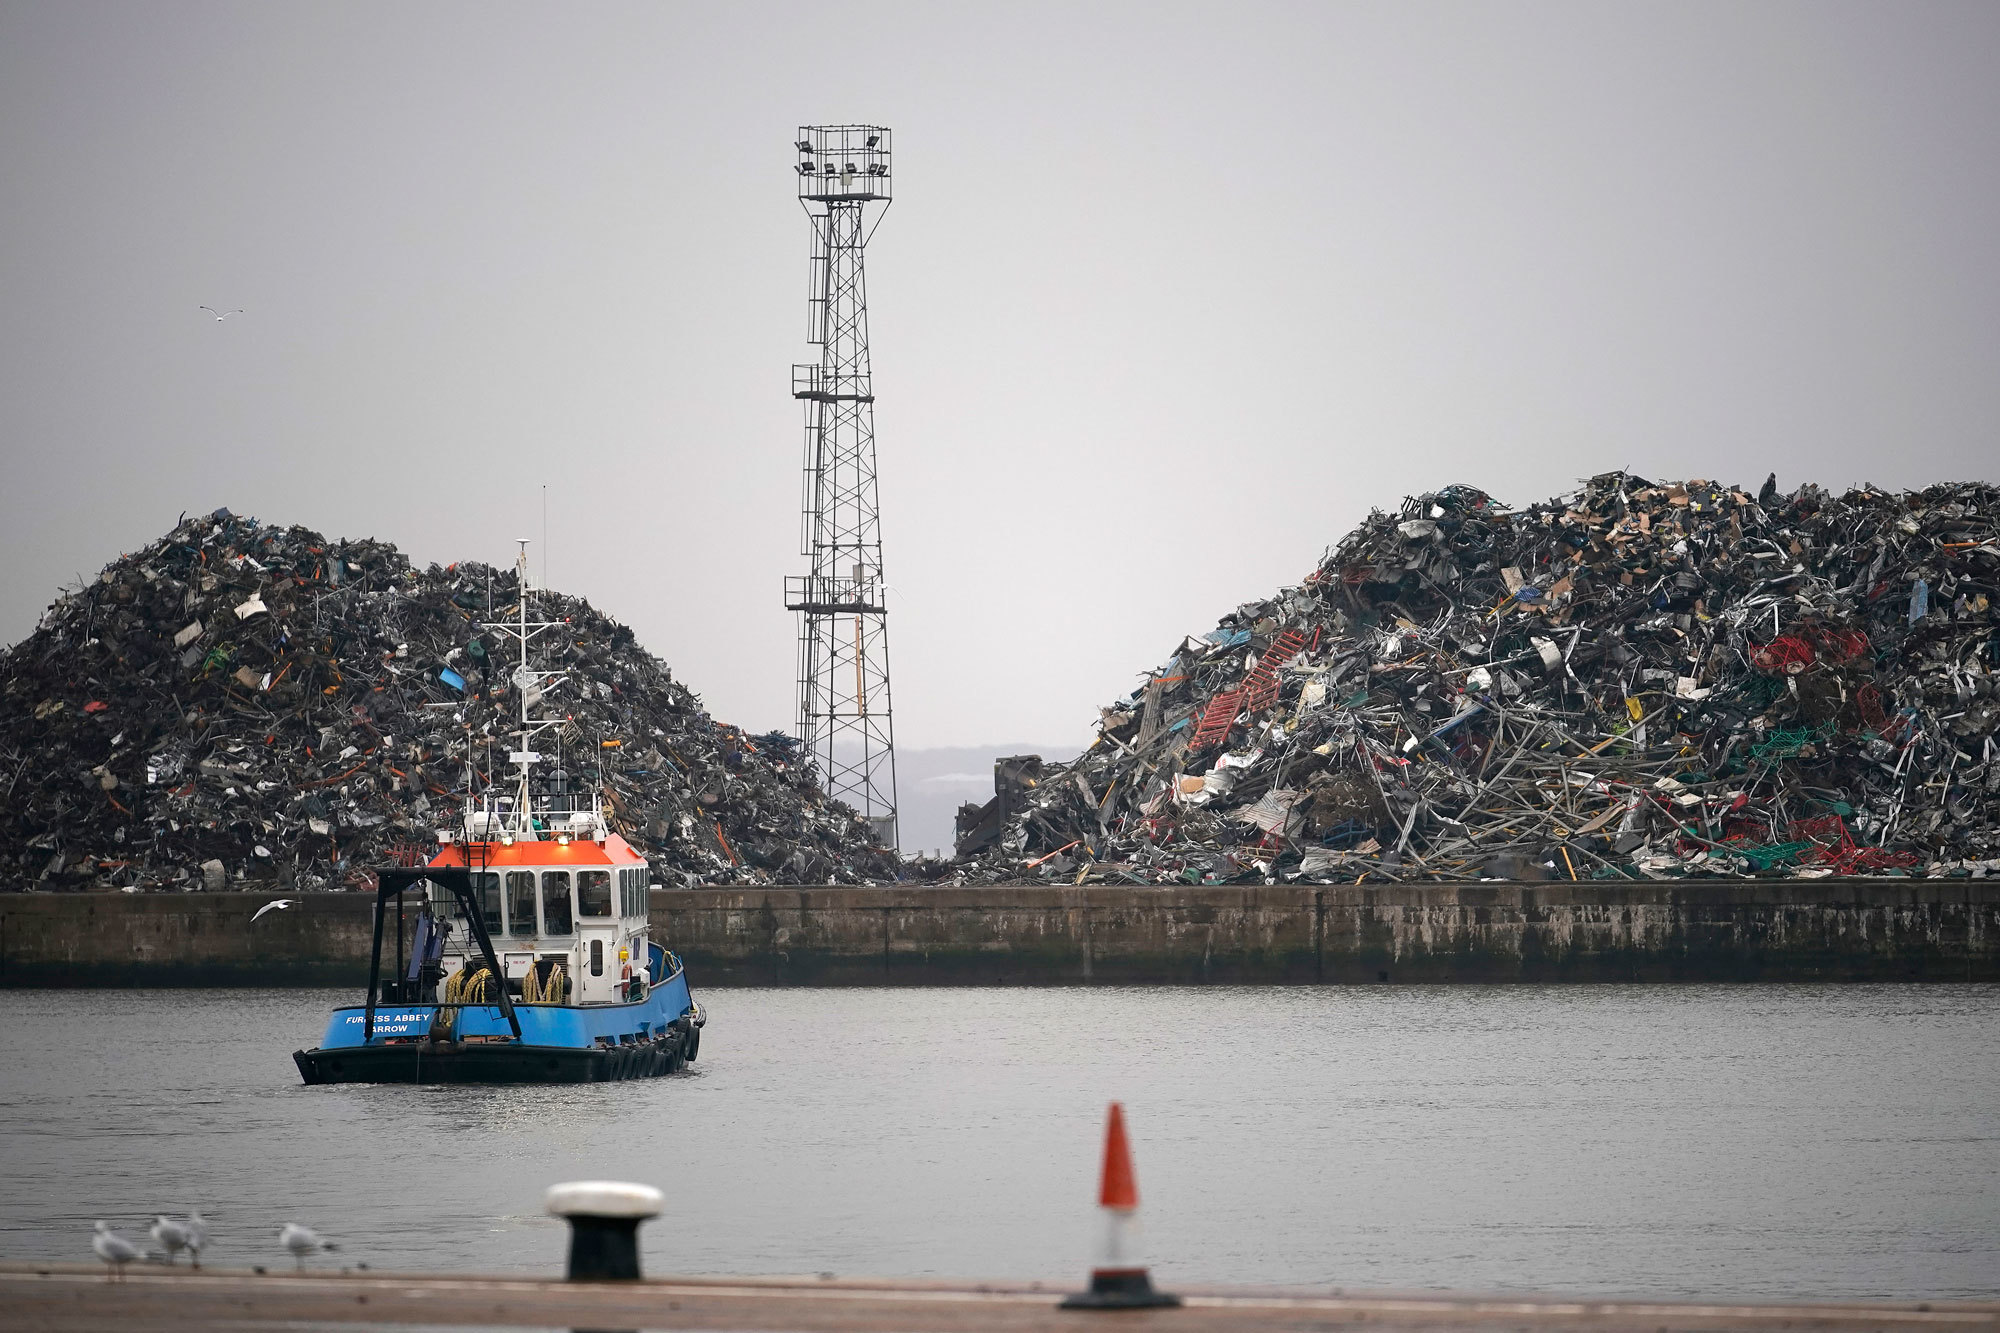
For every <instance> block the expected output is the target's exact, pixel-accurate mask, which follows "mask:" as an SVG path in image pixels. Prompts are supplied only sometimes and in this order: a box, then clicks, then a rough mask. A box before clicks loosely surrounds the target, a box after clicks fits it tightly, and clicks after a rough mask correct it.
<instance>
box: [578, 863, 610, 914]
mask: <svg viewBox="0 0 2000 1333" xmlns="http://www.w3.org/2000/svg"><path fill="white" fill-rule="evenodd" d="M576 910H577V912H578V913H579V914H581V915H583V916H610V915H611V872H610V871H609V870H579V871H577V872H576Z"/></svg>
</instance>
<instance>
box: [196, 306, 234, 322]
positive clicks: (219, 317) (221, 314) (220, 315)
mask: <svg viewBox="0 0 2000 1333" xmlns="http://www.w3.org/2000/svg"><path fill="white" fill-rule="evenodd" d="M202 309H203V310H206V311H207V312H208V313H209V314H211V315H214V316H215V322H216V323H218V324H220V323H221V322H222V321H223V320H225V319H228V318H229V317H230V316H231V315H240V314H242V313H243V312H242V311H241V310H217V309H216V308H215V307H214V306H212V305H205V306H203V307H202Z"/></svg>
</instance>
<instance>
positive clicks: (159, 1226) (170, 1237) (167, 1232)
mask: <svg viewBox="0 0 2000 1333" xmlns="http://www.w3.org/2000/svg"><path fill="white" fill-rule="evenodd" d="M152 1236H153V1244H155V1245H157V1246H159V1247H160V1248H161V1249H163V1250H165V1251H166V1252H167V1262H168V1263H169V1264H172V1263H173V1261H174V1256H175V1255H177V1254H179V1253H180V1252H181V1251H182V1250H185V1249H186V1248H187V1247H188V1243H189V1237H188V1229H187V1228H186V1227H184V1226H182V1225H181V1224H180V1223H179V1222H176V1221H174V1219H173V1218H171V1217H168V1216H166V1215H165V1214H161V1215H159V1216H157V1217H155V1218H154V1219H153V1231H152Z"/></svg>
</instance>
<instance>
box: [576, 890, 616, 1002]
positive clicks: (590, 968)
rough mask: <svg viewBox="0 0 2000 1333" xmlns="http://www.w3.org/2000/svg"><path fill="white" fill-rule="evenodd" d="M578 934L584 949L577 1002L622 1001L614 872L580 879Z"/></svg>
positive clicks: (578, 970) (580, 961)
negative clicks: (613, 895)
mask: <svg viewBox="0 0 2000 1333" xmlns="http://www.w3.org/2000/svg"><path fill="white" fill-rule="evenodd" d="M576 933H577V942H578V943H579V944H580V945H581V946H582V947H581V949H580V951H579V952H580V954H581V957H580V959H579V963H580V966H579V967H578V968H577V978H576V981H577V988H576V998H577V999H578V1000H579V1001H581V1002H582V1003H584V1004H602V1003H605V1002H607V1001H611V1000H620V999H623V998H624V996H623V995H622V994H621V993H620V991H619V989H618V969H619V965H618V917H617V916H616V914H615V913H614V912H613V910H612V894H611V872H610V871H608V870H579V871H578V872H577V875H576Z"/></svg>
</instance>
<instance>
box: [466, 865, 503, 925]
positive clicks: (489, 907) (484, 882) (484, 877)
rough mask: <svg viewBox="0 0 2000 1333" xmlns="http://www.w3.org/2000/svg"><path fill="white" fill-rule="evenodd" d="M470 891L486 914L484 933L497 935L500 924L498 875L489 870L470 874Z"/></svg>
mask: <svg viewBox="0 0 2000 1333" xmlns="http://www.w3.org/2000/svg"><path fill="white" fill-rule="evenodd" d="M472 891H473V894H474V895H475V896H476V897H477V898H478V899H479V906H480V909H481V910H482V911H483V912H484V913H485V914H486V933H487V934H488V935H498V934H499V933H500V930H501V924H500V877H499V876H498V875H496V874H493V873H492V872H491V871H487V872H484V873H475V874H474V875H473V876H472Z"/></svg>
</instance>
